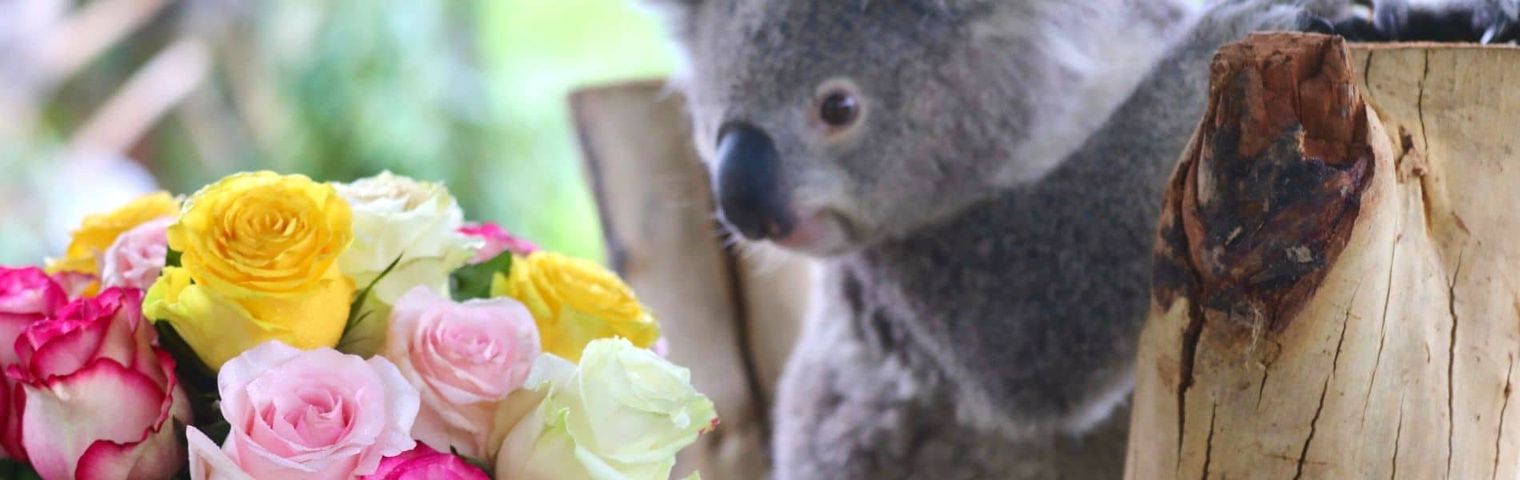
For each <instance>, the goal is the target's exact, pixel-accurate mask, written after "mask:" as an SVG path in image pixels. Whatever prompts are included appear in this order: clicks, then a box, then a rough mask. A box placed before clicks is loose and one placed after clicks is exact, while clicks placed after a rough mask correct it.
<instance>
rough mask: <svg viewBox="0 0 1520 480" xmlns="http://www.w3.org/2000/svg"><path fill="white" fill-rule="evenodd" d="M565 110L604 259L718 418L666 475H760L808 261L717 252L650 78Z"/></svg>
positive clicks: (684, 153)
mask: <svg viewBox="0 0 1520 480" xmlns="http://www.w3.org/2000/svg"><path fill="white" fill-rule="evenodd" d="M571 107H572V111H573V113H574V116H575V122H576V125H577V128H578V130H579V133H580V140H581V146H582V150H583V152H584V154H585V158H586V163H585V166H586V169H587V176H588V181H589V182H590V184H591V186H592V189H593V191H594V193H595V194H596V197H597V204H598V209H599V210H600V212H601V215H602V226H603V229H604V231H605V232H604V233H605V237H606V240H607V246H608V253H609V255H608V257H609V259H610V260H611V262H612V264H613V266H614V267H615V268H616V269H617V270H618V271H619V273H621V274H622V275H623V276H624V278H626V279H627V280H628V282H629V284H630V285H631V286H632V287H633V289H634V291H635V292H636V293H637V295H638V296H639V299H640V300H641V301H643V303H644V304H646V305H647V306H649V308H650V310H651V311H653V313H654V316H655V317H656V319H657V320H658V321H659V322H660V326H661V328H662V330H663V332H664V336H665V338H666V339H668V340H669V342H670V344H669V347H670V359H671V360H672V361H674V362H675V363H677V364H679V365H682V366H685V367H687V368H689V369H691V372H692V383H693V384H694V385H695V386H696V387H697V388H698V390H700V391H702V392H704V393H706V394H707V395H708V396H709V397H711V398H712V400H713V402H714V403H715V404H716V405H717V408H718V414H719V416H720V418H721V424H720V425H719V426H718V428H717V429H716V430H714V431H713V432H711V433H709V434H707V435H705V436H704V437H702V438H701V439H700V440H699V441H698V444H697V445H694V446H693V447H691V448H688V449H687V450H686V451H685V452H683V454H682V458H681V465H680V466H679V467H678V468H677V474H678V475H677V477H676V478H681V477H684V476H685V474H686V472H689V471H691V470H692V469H700V470H701V473H702V477H703V478H706V479H717V480H725V479H762V478H768V477H769V474H768V468H769V467H768V465H769V458H768V456H767V451H768V448H767V447H768V442H769V423H768V418H769V415H768V411H769V408H770V404H771V398H772V395H773V392H774V387H775V383H776V378H777V376H779V375H780V371H781V366H782V365H783V364H784V362H785V360H786V356H787V355H788V354H789V353H790V350H791V345H792V343H793V341H794V339H795V337H796V336H797V332H798V329H799V328H800V319H801V318H802V310H803V309H804V308H806V305H805V303H806V299H807V297H806V295H807V289H806V288H805V285H806V284H807V282H808V267H807V265H806V264H805V263H804V262H802V261H800V260H796V259H787V258H781V257H775V258H772V257H766V258H764V259H763V260H765V262H764V264H763V265H762V264H759V263H758V262H756V261H755V259H750V258H745V257H743V256H740V255H736V254H735V253H734V252H732V251H731V250H729V249H726V248H725V247H724V239H723V237H722V236H721V235H720V230H719V229H718V225H717V223H716V222H715V220H714V218H715V217H714V215H713V211H714V208H713V205H712V200H711V197H710V194H709V193H708V180H707V171H706V168H705V167H704V166H703V165H702V163H701V161H700V160H699V158H698V156H697V153H696V151H695V150H694V149H693V147H692V140H691V134H690V133H689V131H688V129H687V125H688V122H687V120H686V117H685V113H684V106H683V104H682V103H681V99H680V98H679V96H676V95H674V94H671V93H667V92H666V91H664V90H663V88H662V85H661V84H660V83H659V82H643V83H631V84H623V85H617V86H612V87H606V88H595V89H589V90H583V91H580V92H577V93H576V94H574V95H573V96H572V98H571Z"/></svg>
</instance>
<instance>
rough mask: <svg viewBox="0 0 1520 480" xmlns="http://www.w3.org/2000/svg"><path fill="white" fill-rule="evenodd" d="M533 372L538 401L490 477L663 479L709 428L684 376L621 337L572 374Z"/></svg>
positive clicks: (703, 401) (548, 368) (546, 369)
mask: <svg viewBox="0 0 1520 480" xmlns="http://www.w3.org/2000/svg"><path fill="white" fill-rule="evenodd" d="M561 363H563V362H561ZM565 365H568V364H567V363H566V364H565ZM534 369H535V371H534V372H533V377H531V378H530V379H529V381H528V384H529V385H530V386H535V385H536V387H535V388H536V389H537V390H538V391H540V392H546V395H545V396H544V399H543V401H542V402H541V403H539V404H538V407H537V408H535V409H534V410H533V411H532V412H530V413H528V414H527V415H526V416H525V417H524V418H522V420H521V421H518V422H517V424H516V426H514V427H513V428H512V430H511V432H510V433H508V434H507V438H506V439H505V441H504V442H503V443H502V445H501V451H500V453H499V454H498V457H497V461H496V478H511V479H516V480H538V479H554V478H589V479H596V480H614V479H618V480H620V479H630V480H632V479H649V480H665V479H668V478H670V470H671V468H673V467H674V466H675V457H676V452H679V451H680V450H681V449H682V448H685V447H686V446H687V445H690V444H691V443H692V442H695V441H696V440H697V436H698V435H700V434H701V433H702V432H704V431H707V430H708V429H711V428H712V427H713V426H714V425H716V424H717V419H718V416H717V412H716V411H714V410H713V404H712V402H711V401H709V400H708V399H707V397H705V396H703V395H702V394H701V393H698V392H697V391H696V390H695V389H694V388H692V386H691V372H690V371H688V370H687V369H685V368H681V367H678V366H675V365H672V364H671V363H670V362H668V361H666V360H665V359H664V358H661V357H660V356H659V355H656V354H654V353H653V352H650V351H649V350H646V349H642V348H638V347H635V346H633V344H631V343H629V342H628V341H627V340H624V339H621V338H615V339H604V340H596V341H593V342H591V343H590V344H589V345H587V346H586V350H585V351H584V352H583V353H582V355H581V361H580V364H579V366H577V367H576V368H574V369H569V368H565V367H555V362H539V364H538V365H535V366H534Z"/></svg>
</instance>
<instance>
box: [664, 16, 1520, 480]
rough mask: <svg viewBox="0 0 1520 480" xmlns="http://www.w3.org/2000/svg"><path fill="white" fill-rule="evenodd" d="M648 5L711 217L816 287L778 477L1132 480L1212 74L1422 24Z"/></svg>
mask: <svg viewBox="0 0 1520 480" xmlns="http://www.w3.org/2000/svg"><path fill="white" fill-rule="evenodd" d="M644 1H645V2H646V3H651V4H653V5H654V6H655V7H656V8H657V11H658V12H660V13H661V14H662V15H663V16H664V17H665V21H666V24H667V26H668V29H669V31H670V33H671V34H672V37H673V39H674V41H675V43H676V44H677V45H678V47H679V50H680V51H681V52H682V58H683V63H682V66H681V68H680V72H679V73H678V74H677V75H676V78H675V79H674V80H673V85H674V86H675V87H676V88H677V89H679V90H680V91H681V92H682V93H683V94H684V95H685V97H686V99H687V101H688V104H689V108H690V115H691V120H692V127H693V128H692V130H693V132H694V136H695V141H696V146H697V149H698V150H699V152H700V153H701V155H702V157H703V158H704V159H705V160H706V162H707V163H708V165H709V167H710V171H711V173H712V175H711V177H712V181H713V193H714V195H715V197H716V203H717V205H718V209H719V215H720V218H721V220H722V222H723V223H724V224H725V225H726V226H727V227H728V228H729V229H730V230H731V231H733V232H735V233H736V234H738V235H740V236H742V237H744V238H745V239H747V241H750V242H757V243H760V244H770V245H775V246H779V247H780V248H782V249H786V250H791V251H794V252H799V253H802V254H805V255H809V256H813V257H816V259H817V263H818V265H819V268H820V271H821V274H820V275H819V280H818V284H817V285H816V286H815V288H814V293H815V295H816V300H817V301H816V302H815V304H817V305H818V307H817V309H816V311H815V312H814V313H813V315H812V318H811V319H809V322H808V325H807V328H806V331H805V332H804V334H803V337H802V338H801V339H800V340H799V343H798V344H797V345H796V347H795V350H794V353H793V355H792V357H791V359H790V360H789V362H788V364H787V366H786V370H785V373H784V375H783V378H782V380H781V385H780V388H779V393H778V400H777V405H776V411H775V412H774V414H773V415H772V417H773V418H774V419H775V423H776V424H775V436H774V443H773V445H772V449H773V455H774V460H775V476H776V478H778V479H782V480H804V479H898V478H904V479H906V478H934V479H937V480H953V479H976V478H1015V479H1017V478H1040V479H1045V478H1066V479H1088V478H1118V477H1120V476H1121V474H1122V470H1123V464H1124V451H1125V445H1126V443H1127V440H1128V432H1127V429H1128V415H1127V410H1126V408H1125V402H1126V399H1127V397H1128V395H1129V393H1130V391H1131V387H1132V383H1133V377H1132V373H1131V372H1132V370H1133V369H1134V358H1135V353H1136V349H1137V339H1138V336H1139V329H1140V325H1141V322H1142V320H1143V318H1144V316H1145V313H1146V311H1147V309H1148V306H1149V280H1150V275H1151V251H1152V250H1151V246H1152V243H1153V239H1154V232H1155V221H1156V218H1157V217H1158V215H1159V211H1160V208H1161V205H1160V203H1161V197H1162V190H1163V187H1164V184H1165V181H1166V178H1167V176H1168V175H1169V174H1170V172H1171V170H1172V168H1173V165H1174V163H1175V161H1176V159H1177V156H1178V155H1179V154H1180V153H1181V151H1182V149H1183V146H1184V144H1185V143H1186V142H1187V140H1188V137H1189V136H1190V134H1191V132H1192V131H1193V129H1194V127H1195V126H1196V123H1197V121H1198V119H1199V118H1200V117H1201V115H1202V111H1203V108H1204V106H1205V101H1206V99H1205V94H1206V92H1207V91H1208V86H1207V76H1208V71H1209V68H1208V62H1209V61H1210V58H1211V56H1212V54H1213V52H1214V51H1215V50H1216V48H1218V47H1219V46H1220V45H1222V44H1224V43H1226V42H1231V41H1235V40H1238V39H1241V38H1242V37H1243V36H1245V35H1246V34H1248V33H1251V32H1257V31H1270V30H1316V29H1321V30H1326V31H1332V32H1343V33H1347V34H1351V35H1362V36H1366V37H1377V36H1382V37H1388V36H1392V34H1393V32H1395V31H1398V32H1403V33H1404V34H1405V35H1404V37H1412V36H1413V35H1407V34H1408V33H1410V32H1409V31H1408V30H1409V28H1417V26H1415V27H1411V26H1410V24H1409V23H1408V19H1409V18H1415V19H1421V18H1427V17H1425V16H1421V15H1414V16H1409V15H1407V13H1408V12H1409V10H1408V6H1407V5H1405V10H1404V12H1405V13H1406V15H1405V16H1404V17H1399V16H1397V15H1392V14H1384V11H1380V12H1379V14H1378V15H1376V16H1375V18H1373V19H1371V20H1368V19H1365V18H1363V19H1362V20H1360V21H1358V20H1355V19H1353V18H1351V17H1348V15H1350V13H1348V12H1349V11H1350V9H1351V4H1350V2H1349V1H1334V0H1322V1H1315V0H1299V1H1295V0H1227V1H1216V2H1210V3H1208V4H1202V2H1198V1H1190V0H1082V1H1068V0H644ZM1419 11H1421V12H1423V10H1419ZM1483 11H1485V12H1487V11H1489V10H1487V9H1485V10H1483ZM1394 13H1397V12H1394ZM1382 17H1387V18H1382ZM1512 17H1513V16H1512V15H1511V16H1509V17H1506V18H1512ZM1380 18H1381V19H1380ZM1400 18H1402V19H1403V20H1401V19H1400ZM1399 29H1402V30H1399ZM1416 33H1417V32H1416ZM1468 33H1471V32H1468ZM1136 441H1145V439H1143V438H1141V439H1136Z"/></svg>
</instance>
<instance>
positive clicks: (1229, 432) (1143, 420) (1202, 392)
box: [1126, 34, 1520, 480]
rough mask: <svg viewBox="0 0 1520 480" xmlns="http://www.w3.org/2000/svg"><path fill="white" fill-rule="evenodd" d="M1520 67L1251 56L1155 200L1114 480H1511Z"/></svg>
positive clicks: (1245, 51) (1506, 52) (1280, 51)
mask: <svg viewBox="0 0 1520 480" xmlns="http://www.w3.org/2000/svg"><path fill="white" fill-rule="evenodd" d="M1517 81H1520V49H1516V48H1510V47H1477V46H1446V45H1360V44H1356V45H1350V46H1349V47H1348V46H1347V45H1345V44H1343V43H1342V41H1340V40H1339V39H1337V38H1331V37H1324V36H1317V35H1296V34H1278V35H1261V36H1254V37H1252V38H1250V39H1248V40H1246V41H1244V42H1242V43H1239V44H1234V45H1230V46H1227V47H1225V48H1223V49H1221V51H1220V52H1219V54H1218V56H1217V57H1216V59H1215V63H1214V67H1213V71H1212V86H1211V87H1210V103H1209V108H1208V110H1207V113H1206V114H1205V118H1204V119H1203V122H1202V123H1201V125H1200V127H1199V129H1198V131H1197V133H1196V134H1195V136H1194V139H1193V141H1192V142H1191V145H1190V146H1189V148H1188V150H1187V152H1186V153H1185V154H1184V155H1183V157H1182V160H1181V162H1180V163H1179V165H1178V167H1177V170H1176V172H1175V174H1174V176H1173V178H1172V181H1171V184H1170V187H1169V189H1168V191H1167V194H1166V199H1165V207H1164V212H1163V214H1162V219H1161V221H1160V229H1159V240H1158V244H1157V247H1156V255H1157V258H1156V261H1157V263H1156V275H1155V280H1156V282H1155V286H1154V288H1155V290H1154V294H1153V299H1152V300H1153V301H1152V308H1151V313H1150V318H1149V319H1148V321H1147V324H1146V327H1145V329H1144V331H1143V333H1142V338H1141V347H1140V357H1139V360H1138V364H1137V371H1136V391H1135V398H1134V413H1133V416H1132V428H1131V437H1130V447H1129V456H1128V465H1127V469H1126V476H1127V478H1130V479H1136V480H1139V479H1147V480H1148V479H1166V478H1285V479H1286V478H1419V479H1434V478H1453V479H1477V478H1484V479H1487V478H1507V479H1513V478H1516V476H1517V474H1520V472H1517V466H1520V448H1517V447H1520V445H1517V440H1520V419H1511V418H1508V417H1513V416H1515V415H1516V414H1517V413H1516V412H1514V411H1512V410H1516V409H1510V408H1508V407H1509V403H1510V393H1511V390H1512V382H1513V380H1514V368H1513V367H1514V363H1515V358H1516V356H1517V353H1520V212H1517V211H1516V206H1517V205H1520V138H1517V137H1516V136H1515V135H1513V134H1511V132H1512V131H1513V129H1514V125H1515V121H1516V119H1517V118H1520V117H1517V116H1516V115H1517V112H1520V93H1515V89H1514V88H1513V86H1514V85H1516V82H1517Z"/></svg>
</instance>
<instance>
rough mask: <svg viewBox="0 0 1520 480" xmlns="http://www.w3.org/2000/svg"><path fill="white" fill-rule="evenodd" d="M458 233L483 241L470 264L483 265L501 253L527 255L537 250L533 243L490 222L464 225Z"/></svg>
mask: <svg viewBox="0 0 1520 480" xmlns="http://www.w3.org/2000/svg"><path fill="white" fill-rule="evenodd" d="M459 233H460V234H462V235H464V236H466V237H473V238H479V239H481V240H484V241H485V246H483V247H481V248H480V250H477V251H475V258H471V259H470V264H471V265H475V264H479V263H485V262H487V261H489V260H491V259H493V258H496V256H497V255H501V253H502V252H507V251H510V252H512V253H513V254H516V255H527V254H530V253H533V252H535V251H537V250H538V246H537V245H534V244H533V242H529V241H527V240H523V239H521V238H517V237H515V236H512V234H510V233H507V231H506V230H505V229H502V228H501V225H497V224H494V223H491V222H483V223H466V224H465V225H464V226H463V227H459Z"/></svg>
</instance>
